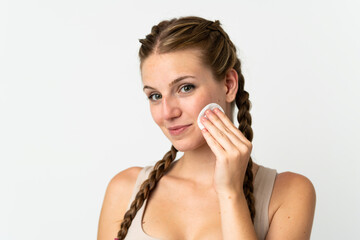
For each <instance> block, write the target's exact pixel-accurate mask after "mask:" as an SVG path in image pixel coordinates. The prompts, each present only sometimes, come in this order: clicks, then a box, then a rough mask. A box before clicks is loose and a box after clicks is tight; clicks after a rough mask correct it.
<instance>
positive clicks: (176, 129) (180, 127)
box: [168, 124, 191, 136]
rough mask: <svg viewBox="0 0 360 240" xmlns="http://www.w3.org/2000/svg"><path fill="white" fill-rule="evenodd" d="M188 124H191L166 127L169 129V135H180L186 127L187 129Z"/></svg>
mask: <svg viewBox="0 0 360 240" xmlns="http://www.w3.org/2000/svg"><path fill="white" fill-rule="evenodd" d="M190 125H191V124H189V125H178V126H174V127H170V128H168V130H169V132H170V134H171V135H173V136H177V135H180V134H181V133H183V132H184V131H185V130H186V129H188V128H189V126H190Z"/></svg>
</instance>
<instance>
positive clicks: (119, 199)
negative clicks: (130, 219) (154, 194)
mask: <svg viewBox="0 0 360 240" xmlns="http://www.w3.org/2000/svg"><path fill="white" fill-rule="evenodd" d="M141 169H142V168H140V167H131V168H128V169H126V170H124V171H122V172H120V173H118V174H117V175H116V176H115V177H113V179H111V181H110V183H109V185H108V187H107V189H106V193H105V198H104V202H103V205H102V209H101V213H100V218H99V226H98V236H97V239H98V240H109V239H111V240H112V239H114V238H115V237H116V236H117V233H118V231H119V230H120V224H121V221H122V219H123V217H124V214H125V212H126V211H127V205H128V203H129V201H130V198H131V194H132V191H133V188H134V186H135V182H136V178H137V176H138V174H139V172H140V170H141Z"/></svg>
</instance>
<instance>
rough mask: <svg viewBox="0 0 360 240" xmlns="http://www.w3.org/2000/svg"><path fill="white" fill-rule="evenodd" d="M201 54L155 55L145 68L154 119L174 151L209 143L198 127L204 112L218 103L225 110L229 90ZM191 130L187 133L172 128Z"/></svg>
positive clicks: (142, 71)
mask: <svg viewBox="0 0 360 240" xmlns="http://www.w3.org/2000/svg"><path fill="white" fill-rule="evenodd" d="M199 55H200V52H199V51H198V50H193V49H192V50H181V51H177V52H172V53H165V54H152V55H150V56H149V57H148V58H147V59H146V60H145V61H144V62H143V64H142V69H141V75H142V81H143V85H144V92H145V94H146V95H147V97H148V98H149V103H150V111H151V115H152V117H153V119H154V121H155V122H156V124H157V125H158V126H159V127H160V128H161V130H162V131H163V133H164V134H165V136H166V137H167V138H168V139H169V140H170V141H171V142H172V144H173V145H174V147H175V148H176V149H177V150H179V151H182V152H185V151H189V150H193V149H195V148H198V147H200V146H201V145H203V144H204V143H206V142H205V139H204V138H203V136H202V133H201V130H200V128H199V127H198V124H197V118H198V115H199V113H200V111H201V109H202V108H203V107H204V106H206V105H207V104H209V103H217V104H219V105H220V106H221V107H222V108H223V109H225V103H226V102H225V95H226V86H225V84H224V83H223V82H224V81H221V82H217V81H216V80H215V79H214V77H213V75H212V73H211V70H210V69H209V68H208V67H206V66H204V65H203V64H202V63H201V61H200V58H199ZM177 126H187V127H186V128H184V129H183V130H178V131H171V130H170V129H169V128H172V127H177Z"/></svg>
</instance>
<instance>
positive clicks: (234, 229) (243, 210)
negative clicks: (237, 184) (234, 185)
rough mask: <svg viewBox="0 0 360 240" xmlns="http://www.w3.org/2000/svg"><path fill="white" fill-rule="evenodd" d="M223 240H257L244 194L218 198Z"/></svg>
mask: <svg viewBox="0 0 360 240" xmlns="http://www.w3.org/2000/svg"><path fill="white" fill-rule="evenodd" d="M219 202H220V209H221V228H222V233H223V239H224V240H230V239H249V240H251V239H254V240H255V239H257V237H256V233H255V229H254V225H253V223H252V221H251V217H250V212H249V209H248V206H247V203H246V198H245V196H244V194H236V193H234V194H231V193H229V194H228V195H223V196H219Z"/></svg>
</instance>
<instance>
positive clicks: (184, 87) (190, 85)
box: [180, 84, 195, 92]
mask: <svg viewBox="0 0 360 240" xmlns="http://www.w3.org/2000/svg"><path fill="white" fill-rule="evenodd" d="M194 88H195V86H194V85H192V84H187V85H184V86H182V87H181V88H180V89H184V90H185V92H190V91H191V89H194Z"/></svg>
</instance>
